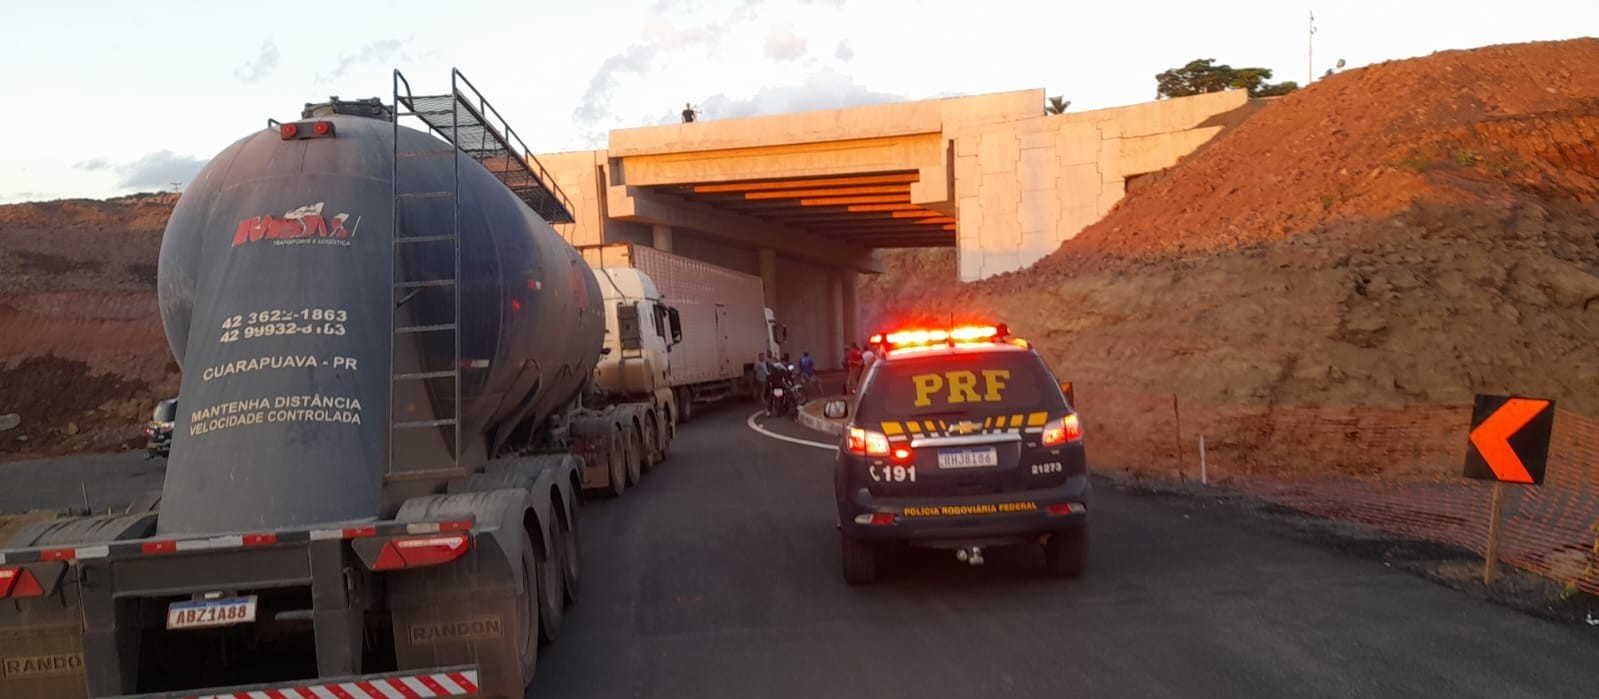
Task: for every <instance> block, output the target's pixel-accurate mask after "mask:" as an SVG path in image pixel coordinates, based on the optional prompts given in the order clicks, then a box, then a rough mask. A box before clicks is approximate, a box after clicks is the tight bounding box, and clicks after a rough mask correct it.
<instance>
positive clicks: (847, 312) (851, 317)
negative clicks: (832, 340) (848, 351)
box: [839, 269, 866, 347]
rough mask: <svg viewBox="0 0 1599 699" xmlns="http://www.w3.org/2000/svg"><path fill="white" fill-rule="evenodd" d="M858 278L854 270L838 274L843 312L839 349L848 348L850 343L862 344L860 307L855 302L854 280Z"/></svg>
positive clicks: (863, 339)
mask: <svg viewBox="0 0 1599 699" xmlns="http://www.w3.org/2000/svg"><path fill="white" fill-rule="evenodd" d="M859 276H860V274H859V273H858V272H856V271H855V270H852V269H850V270H842V271H840V273H839V282H840V286H841V287H842V290H843V312H844V319H843V322H844V341H843V342H842V343H840V344H839V346H840V347H848V346H849V344H850V343H851V342H864V341H865V340H866V338H864V337H861V316H860V306H859V304H857V303H856V302H855V280H856V279H857V278H858V277H859Z"/></svg>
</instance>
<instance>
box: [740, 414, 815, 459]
mask: <svg viewBox="0 0 1599 699" xmlns="http://www.w3.org/2000/svg"><path fill="white" fill-rule="evenodd" d="M765 413H766V411H764V410H757V411H755V412H753V413H751V414H750V418H749V419H748V420H745V423H746V424H748V425H749V426H750V429H752V430H755V431H756V432H759V433H761V434H763V435H765V436H767V437H771V438H772V439H776V440H780V441H784V442H788V443H790V444H798V445H801V446H807V447H811V448H813V449H826V450H828V451H838V445H837V444H827V443H825V442H813V441H811V440H809V439H799V438H798V437H789V436H787V435H781V434H778V433H776V432H773V431H771V430H768V429H766V428H765V427H761V426H760V425H757V424H755V418H758V417H760V416H761V415H763V414H765Z"/></svg>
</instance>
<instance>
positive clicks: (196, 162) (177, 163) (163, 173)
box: [97, 150, 208, 188]
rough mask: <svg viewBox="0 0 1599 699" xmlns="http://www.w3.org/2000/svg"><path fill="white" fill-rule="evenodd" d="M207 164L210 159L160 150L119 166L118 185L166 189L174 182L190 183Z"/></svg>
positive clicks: (117, 167)
mask: <svg viewBox="0 0 1599 699" xmlns="http://www.w3.org/2000/svg"><path fill="white" fill-rule="evenodd" d="M97 160H103V158H97ZM207 162H208V159H207V160H202V159H200V158H194V157H190V156H187V155H178V154H177V153H173V152H172V151H170V150H159V151H156V152H154V153H150V154H148V155H146V156H144V157H142V158H139V159H138V160H135V161H133V162H131V163H122V164H120V165H117V166H116V168H115V169H116V172H117V174H118V175H119V176H121V178H122V179H121V180H120V181H119V182H118V183H117V184H118V185H119V186H121V187H129V188H132V187H165V186H167V185H170V184H172V183H173V182H188V181H189V180H192V179H194V176H195V175H197V174H199V173H200V168H203V167H205V164H206V163H207Z"/></svg>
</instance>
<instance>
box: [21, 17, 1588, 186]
mask: <svg viewBox="0 0 1599 699" xmlns="http://www.w3.org/2000/svg"><path fill="white" fill-rule="evenodd" d="M1312 8H1314V11H1315V15H1316V28H1317V33H1316V34H1315V72H1316V73H1318V74H1319V73H1320V72H1322V71H1324V70H1325V69H1327V68H1328V67H1330V66H1331V65H1332V64H1333V62H1335V61H1336V60H1338V59H1340V58H1342V59H1344V60H1345V61H1346V62H1347V63H1348V65H1349V66H1350V67H1358V66H1361V65H1366V64H1369V63H1375V62H1379V61H1384V60H1391V59H1397V58H1408V57H1412V56H1418V55H1425V54H1428V53H1431V52H1433V51H1437V50H1445V49H1455V48H1471V47H1476V46H1482V45H1486V44H1496V43H1508V42H1518V41H1531V40H1548V39H1563V38H1571V37H1575V36H1584V35H1588V36H1592V35H1596V34H1599V1H1596V0H1521V1H1519V2H1514V3H1507V2H1503V1H1502V0H1492V1H1485V0H1453V1H1449V2H1444V1H1436V0H1342V1H1341V2H1339V3H1336V4H1333V3H1313V4H1311V5H1305V4H1299V3H1286V2H1281V1H1279V0H1213V1H1211V2H1193V1H1192V0H1188V1H1184V2H1167V1H1165V0H1146V1H1144V2H1120V3H1118V2H1109V3H1104V2H1100V3H1081V2H1070V1H1062V0H1029V1H1027V2H1021V1H1017V0H983V1H982V2H970V1H967V2H952V1H945V0H916V1H911V0H595V1H594V2H562V3H556V2H550V1H549V0H531V1H530V0H521V1H512V0H507V1H504V2H488V1H484V2H478V1H475V0H455V1H453V2H450V3H440V2H437V1H436V0H434V1H432V2H413V1H410V0H396V1H394V2H375V1H373V2H357V1H355V0H346V1H344V2H337V3H309V4H305V3H300V4H294V3H290V4H283V3H236V2H218V1H215V0H211V1H207V2H193V1H185V0H141V1H140V2H119V1H114V0H103V1H99V2H94V1H76V2H70V1H58V2H43V3H41V2H32V3H18V4H16V6H15V7H7V9H6V12H5V15H6V17H5V21H4V23H3V24H0V88H3V89H4V97H5V99H7V100H9V101H10V105H9V106H8V108H6V109H5V110H4V113H5V117H4V118H3V120H0V123H3V124H4V125H5V126H7V127H8V128H3V129H0V203H6V202H14V201H26V200H35V199H51V198H59V197H107V196H115V195H118V194H124V193H128V192H134V191H151V190H157V189H164V188H168V187H169V186H170V185H171V184H172V183H182V182H186V181H187V180H188V179H190V178H192V177H193V175H194V174H195V173H196V172H198V170H199V168H200V167H201V166H202V165H203V164H204V163H205V161H206V160H207V159H209V158H210V157H211V156H212V155H213V154H215V153H216V152H218V151H220V150H221V149H222V148H224V147H226V146H227V145H228V144H229V143H231V142H233V141H235V140H237V139H238V138H240V137H242V136H244V135H246V134H248V133H250V132H251V131H253V130H255V129H259V128H262V127H263V126H264V125H265V123H266V119H267V118H268V117H276V118H278V119H288V118H295V117H297V116H298V114H299V110H300V108H301V106H302V105H303V104H304V103H305V102H308V101H321V100H324V99H326V98H327V97H328V96H329V95H339V96H341V97H346V98H353V97H369V96H373V95H378V96H381V97H383V99H384V100H385V101H387V100H388V99H389V89H390V88H389V86H390V71H391V70H392V69H394V68H399V69H401V70H403V71H404V72H405V74H406V76H407V77H408V78H409V79H410V81H411V84H412V86H413V87H415V88H416V90H417V92H418V93H419V94H421V93H427V92H434V91H437V92H443V91H445V90H446V89H447V86H448V80H449V70H450V68H451V67H458V68H460V69H461V70H462V71H463V72H464V73H465V74H466V75H467V76H468V77H470V78H471V80H472V81H473V83H474V84H476V85H477V86H478V87H480V88H481V89H482V90H483V92H484V93H485V94H486V95H487V96H488V98H489V99H490V100H491V101H493V102H494V103H495V105H496V106H497V107H498V108H499V110H500V111H501V113H502V114H504V115H505V116H506V118H507V119H508V120H509V121H510V123H511V124H512V126H513V127H515V128H516V130H517V131H518V132H519V133H521V134H522V135H523V138H524V140H526V141H527V142H528V145H529V146H530V147H531V148H532V149H533V150H534V151H535V152H548V151H561V150H574V149H582V148H594V147H603V146H604V142H605V134H606V132H607V131H608V130H610V129H615V128H626V127H632V126H642V125H650V124H660V123H670V122H672V121H674V120H677V119H678V118H679V116H678V115H679V114H680V112H681V111H682V109H683V105H684V104H685V103H693V104H694V105H695V106H696V107H697V108H698V109H699V110H700V112H701V118H702V119H731V118H738V117H745V116H753V115H759V114H775V113H783V112H793V111H802V110H812V109H827V108H834V107H846V106H857V105H865V104H875V103H881V102H888V101H896V100H906V99H927V98H934V97H944V96H952V95H961V94H978V93H984V92H999V91H1004V90H1014V89H1026V88H1037V87H1043V88H1046V89H1047V90H1048V94H1051V95H1055V94H1059V95H1063V96H1065V97H1066V98H1067V99H1069V100H1071V103H1072V105H1071V109H1072V111H1080V110H1086V109H1095V108H1101V107H1111V106H1117V105H1123V104H1130V103H1134V102H1140V101H1145V100H1149V99H1152V98H1154V96H1155V95H1154V92H1155V80H1154V75H1155V74H1156V73H1158V72H1160V71H1162V70H1165V69H1167V68H1170V67H1173V66H1177V65H1181V64H1183V63H1186V62H1187V61H1189V60H1191V59H1194V58H1215V59H1217V60H1218V61H1220V62H1223V63H1229V64H1232V65H1235V66H1241V65H1250V66H1264V67H1267V68H1272V69H1274V70H1276V71H1277V75H1276V76H1275V79H1278V80H1298V81H1300V82H1304V80H1305V79H1306V76H1307V72H1308V70H1309V67H1308V66H1307V56H1306V38H1307V29H1308V26H1307V24H1308V17H1307V13H1308V12H1309V11H1310V10H1311V9H1312Z"/></svg>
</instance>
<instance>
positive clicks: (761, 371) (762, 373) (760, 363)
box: [755, 352, 772, 393]
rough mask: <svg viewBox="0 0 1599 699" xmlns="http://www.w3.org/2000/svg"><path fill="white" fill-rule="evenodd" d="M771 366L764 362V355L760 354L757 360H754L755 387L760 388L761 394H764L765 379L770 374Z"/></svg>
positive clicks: (763, 353)
mask: <svg viewBox="0 0 1599 699" xmlns="http://www.w3.org/2000/svg"><path fill="white" fill-rule="evenodd" d="M771 372H772V365H771V364H770V363H769V362H767V360H766V353H765V352H762V353H761V356H760V358H759V359H756V360H755V385H756V386H760V387H761V388H760V390H761V392H762V393H765V392H766V377H767V375H769V374H771Z"/></svg>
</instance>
